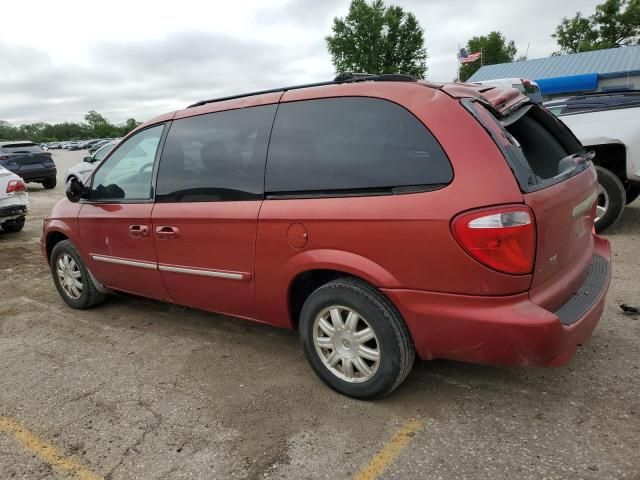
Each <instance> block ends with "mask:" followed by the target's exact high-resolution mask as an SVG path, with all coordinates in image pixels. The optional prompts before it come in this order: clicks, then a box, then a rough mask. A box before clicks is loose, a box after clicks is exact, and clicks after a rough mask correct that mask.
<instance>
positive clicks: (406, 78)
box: [187, 72, 418, 108]
mask: <svg viewBox="0 0 640 480" xmlns="http://www.w3.org/2000/svg"><path fill="white" fill-rule="evenodd" d="M365 81H369V82H417V81H418V80H417V79H416V78H415V77H412V76H411V75H401V74H395V73H382V74H379V75H376V74H372V73H353V72H343V73H340V74H338V75H337V76H336V77H335V78H334V79H333V80H330V81H328V82H317V83H307V84H303V85H293V86H290V87H281V88H273V89H270V90H258V91H257V92H250V93H242V94H239V95H230V96H228V97H220V98H212V99H210V100H200V101H199V102H196V103H193V104H191V105H189V106H188V107H187V108H193V107H200V106H202V105H206V104H207V103H215V102H224V101H225V100H235V99H236V98H244V97H253V96H256V95H264V94H266V93H277V92H286V91H288V90H299V89H301V88H310V87H323V86H325V85H337V84H340V83H354V82H365Z"/></svg>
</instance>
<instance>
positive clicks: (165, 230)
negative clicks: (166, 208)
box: [156, 225, 180, 240]
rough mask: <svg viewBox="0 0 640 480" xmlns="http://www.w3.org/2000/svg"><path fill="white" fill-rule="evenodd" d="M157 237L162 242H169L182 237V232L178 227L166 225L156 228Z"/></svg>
mask: <svg viewBox="0 0 640 480" xmlns="http://www.w3.org/2000/svg"><path fill="white" fill-rule="evenodd" d="M156 236H157V237H158V238H159V239H160V240H169V239H171V238H178V237H179V236H180V230H178V229H177V228H176V227H169V226H166V225H163V226H160V227H156Z"/></svg>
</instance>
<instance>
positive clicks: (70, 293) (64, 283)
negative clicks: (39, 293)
mask: <svg viewBox="0 0 640 480" xmlns="http://www.w3.org/2000/svg"><path fill="white" fill-rule="evenodd" d="M50 267H51V274H52V275H53V283H54V284H55V286H56V289H57V290H58V293H59V294H60V296H61V297H62V299H63V300H64V301H65V302H66V303H67V305H69V306H70V307H72V308H77V309H81V310H84V309H87V308H91V307H93V306H94V305H98V304H99V303H102V302H103V301H104V300H105V298H106V297H107V295H106V294H104V293H102V292H100V291H99V290H98V289H97V288H96V286H95V284H94V283H93V280H92V279H91V275H89V271H88V270H87V267H85V265H84V263H83V261H82V259H81V258H80V255H79V254H78V251H77V250H76V247H75V246H74V245H73V243H71V242H70V241H69V240H63V241H62V242H59V243H57V244H56V246H55V247H53V250H52V251H51V259H50Z"/></svg>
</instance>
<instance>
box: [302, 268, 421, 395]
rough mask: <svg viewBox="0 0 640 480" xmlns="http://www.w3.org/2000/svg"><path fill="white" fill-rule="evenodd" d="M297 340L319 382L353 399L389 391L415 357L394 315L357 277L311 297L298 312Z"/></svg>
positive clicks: (393, 311) (340, 280) (391, 308)
mask: <svg viewBox="0 0 640 480" xmlns="http://www.w3.org/2000/svg"><path fill="white" fill-rule="evenodd" d="M300 339H301V342H302V346H303V348H304V352H305V355H306V357H307V360H308V361H309V363H310V364H311V366H312V367H313V369H314V370H315V372H316V373H317V374H318V376H319V377H320V378H321V379H322V381H324V382H325V383H326V384H327V385H328V386H329V387H331V388H333V389H334V390H336V391H338V392H340V393H342V394H345V395H348V396H350V397H355V398H373V397H381V396H384V395H386V394H388V393H390V392H392V391H393V390H394V389H395V388H396V387H397V386H398V385H400V383H402V381H403V380H404V379H405V377H406V376H407V375H408V374H409V372H410V371H411V367H412V365H413V361H414V358H415V350H414V347H413V343H412V342H411V338H410V336H409V332H408V331H407V327H406V326H405V324H404V321H403V320H402V317H401V316H400V314H399V313H398V311H397V310H396V309H395V307H394V306H393V305H392V304H391V303H390V302H389V300H387V299H386V298H385V297H384V296H383V295H382V294H381V293H380V292H378V291H377V290H376V289H375V288H373V287H372V286H371V285H369V284H367V283H365V282H362V281H360V280H357V279H350V278H344V279H339V280H334V281H332V282H329V283H327V284H325V285H323V286H321V287H320V288H318V289H317V290H316V291H314V292H313V293H312V294H311V295H310V296H309V298H308V299H307V300H306V302H305V303H304V306H303V307H302V311H301V313H300Z"/></svg>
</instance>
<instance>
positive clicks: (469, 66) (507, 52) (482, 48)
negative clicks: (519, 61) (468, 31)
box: [460, 32, 517, 82]
mask: <svg viewBox="0 0 640 480" xmlns="http://www.w3.org/2000/svg"><path fill="white" fill-rule="evenodd" d="M465 48H466V49H467V51H468V52H469V53H475V52H482V59H481V60H476V61H475V62H473V63H465V64H464V65H461V66H460V80H461V81H463V82H465V81H467V79H468V78H469V77H471V75H473V74H474V73H476V71H477V70H478V69H479V68H480V66H481V65H494V64H496V63H507V62H513V60H514V58H515V57H516V52H517V50H516V45H515V43H514V42H513V40H510V41H509V42H507V40H506V39H505V38H504V35H502V33H501V32H491V33H490V34H489V35H482V36H480V37H473V38H472V39H470V40H469V41H468V42H467V45H466V47H465Z"/></svg>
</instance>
